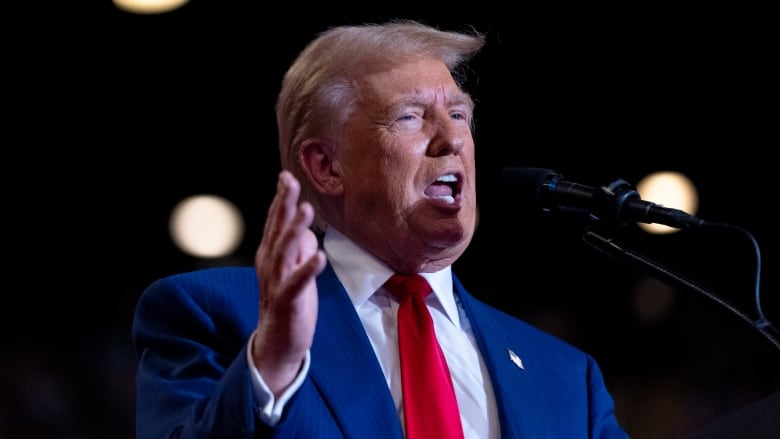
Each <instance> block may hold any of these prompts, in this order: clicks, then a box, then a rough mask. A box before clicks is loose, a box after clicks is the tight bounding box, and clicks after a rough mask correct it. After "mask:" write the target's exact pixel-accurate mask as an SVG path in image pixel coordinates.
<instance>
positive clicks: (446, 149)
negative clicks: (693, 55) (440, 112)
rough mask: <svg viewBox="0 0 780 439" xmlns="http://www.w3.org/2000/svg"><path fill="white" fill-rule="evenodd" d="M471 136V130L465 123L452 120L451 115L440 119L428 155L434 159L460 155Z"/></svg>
mask: <svg viewBox="0 0 780 439" xmlns="http://www.w3.org/2000/svg"><path fill="white" fill-rule="evenodd" d="M470 136H471V129H470V128H469V127H468V126H467V125H465V124H464V122H462V121H455V120H452V119H451V118H450V117H449V115H447V116H446V117H442V118H439V121H438V123H437V124H436V128H435V132H434V135H433V138H432V139H431V142H430V145H429V147H428V154H430V155H431V156H433V157H440V156H445V155H450V154H453V155H457V154H460V152H461V151H462V150H463V148H464V146H465V144H466V138H467V137H470Z"/></svg>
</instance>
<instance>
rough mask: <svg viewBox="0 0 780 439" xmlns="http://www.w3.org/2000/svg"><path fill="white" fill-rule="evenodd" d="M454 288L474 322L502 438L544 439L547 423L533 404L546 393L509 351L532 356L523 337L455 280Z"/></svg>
mask: <svg viewBox="0 0 780 439" xmlns="http://www.w3.org/2000/svg"><path fill="white" fill-rule="evenodd" d="M453 287H454V289H455V294H457V295H458V296H459V297H460V301H461V305H462V306H463V309H464V311H465V312H466V315H467V316H468V318H469V321H470V322H471V328H472V330H473V332H474V336H475V337H476V340H477V344H478V345H479V348H480V350H481V352H482V357H483V359H484V361H485V365H486V367H487V369H488V372H489V373H490V382H491V383H492V385H493V392H494V393H495V397H496V402H497V404H498V415H499V418H500V422H501V437H505V438H516V437H540V438H541V437H545V433H544V432H543V431H542V430H539V428H538V427H539V425H544V421H541V420H540V419H539V416H540V414H539V413H537V412H536V410H535V408H534V407H535V406H534V401H537V400H538V398H539V392H540V391H542V390H543V389H541V387H540V383H535V382H533V381H534V380H531V379H529V378H530V377H529V376H528V374H526V373H525V370H524V369H523V368H521V367H520V366H519V365H518V363H517V359H515V361H513V359H512V358H511V354H510V351H511V352H513V353H514V354H516V355H517V356H518V357H519V359H520V361H522V359H524V358H525V357H526V355H527V354H528V355H530V354H531V352H530V351H529V350H528V349H527V348H526V346H524V345H523V344H522V343H521V342H520V343H519V342H518V340H522V337H517V334H510V333H509V332H508V331H509V329H508V328H506V327H505V326H502V325H501V322H502V319H499V318H496V314H495V312H496V311H495V310H494V309H492V308H489V307H488V306H487V305H485V304H484V303H482V302H479V301H477V300H476V299H475V298H474V297H473V296H471V295H470V294H469V293H468V292H467V291H466V289H465V288H464V287H463V285H462V284H461V283H460V281H459V280H458V279H457V278H456V277H454V276H453ZM525 366H526V365H524V366H523V367H525ZM539 421H541V424H540V422H539Z"/></svg>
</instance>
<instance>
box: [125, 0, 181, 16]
mask: <svg viewBox="0 0 780 439" xmlns="http://www.w3.org/2000/svg"><path fill="white" fill-rule="evenodd" d="M188 1H189V0H114V5H115V6H116V7H117V8H119V9H121V10H123V11H126V12H130V13H133V14H163V13H165V12H170V11H173V10H174V9H179V8H180V7H182V6H184V4H185V3H187V2H188Z"/></svg>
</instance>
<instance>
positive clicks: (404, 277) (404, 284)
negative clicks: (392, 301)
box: [385, 274, 431, 301]
mask: <svg viewBox="0 0 780 439" xmlns="http://www.w3.org/2000/svg"><path fill="white" fill-rule="evenodd" d="M385 288H387V290H388V291H390V293H391V294H392V295H393V296H395V297H396V298H397V299H398V300H399V301H403V300H404V299H405V298H406V297H407V296H409V295H410V294H414V295H416V296H418V297H420V298H425V296H427V295H428V294H430V292H431V286H430V285H428V281H427V280H425V278H424V277H422V276H420V275H419V274H394V275H393V276H392V277H391V278H390V279H388V281H387V282H385Z"/></svg>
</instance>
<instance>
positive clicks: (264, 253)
mask: <svg viewBox="0 0 780 439" xmlns="http://www.w3.org/2000/svg"><path fill="white" fill-rule="evenodd" d="M300 192H301V188H300V183H299V182H298V180H296V179H295V177H294V176H293V175H292V174H291V173H290V172H289V171H282V172H280V174H279V180H278V184H277V191H276V195H275V196H274V199H273V201H272V202H271V206H270V207H269V210H268V216H267V218H266V223H265V227H264V232H263V239H262V241H261V243H260V247H259V248H258V251H257V255H256V260H255V265H256V266H257V269H258V272H260V271H262V272H263V274H264V277H265V278H266V279H267V276H271V277H272V278H274V279H276V280H277V282H278V283H286V281H287V277H288V276H290V275H291V274H292V273H294V272H296V271H297V270H301V271H300V272H297V273H296V276H301V277H302V280H303V279H306V278H307V277H309V276H311V275H312V273H314V274H315V275H316V274H317V273H318V272H319V271H321V268H320V266H321V265H322V261H319V260H318V259H319V257H320V256H318V254H317V239H316V237H315V236H314V234H313V233H312V232H311V230H310V229H309V227H310V226H311V224H312V221H313V220H314V209H313V208H312V206H311V204H310V203H308V202H306V201H304V202H301V203H300V204H299V200H298V198H299V196H300ZM311 258H314V260H313V261H312V260H310V259H311ZM307 264H310V265H307ZM318 269H319V271H318ZM296 283H297V282H296ZM304 283H305V281H304Z"/></svg>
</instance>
